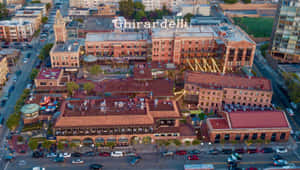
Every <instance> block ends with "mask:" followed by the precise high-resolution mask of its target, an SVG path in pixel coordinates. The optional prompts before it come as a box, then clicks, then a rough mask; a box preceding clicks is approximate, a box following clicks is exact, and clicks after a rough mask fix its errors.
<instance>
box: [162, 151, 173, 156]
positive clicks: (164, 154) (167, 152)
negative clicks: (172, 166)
mask: <svg viewBox="0 0 300 170" xmlns="http://www.w3.org/2000/svg"><path fill="white" fill-rule="evenodd" d="M173 155H174V152H172V151H166V152H163V153H162V156H173Z"/></svg>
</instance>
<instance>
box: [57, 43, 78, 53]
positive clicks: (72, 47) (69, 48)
mask: <svg viewBox="0 0 300 170" xmlns="http://www.w3.org/2000/svg"><path fill="white" fill-rule="evenodd" d="M79 48H80V42H79V41H77V40H68V41H66V42H65V43H60V44H55V45H54V47H53V51H52V52H77V51H79Z"/></svg>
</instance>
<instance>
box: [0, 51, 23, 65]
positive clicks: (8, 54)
mask: <svg viewBox="0 0 300 170" xmlns="http://www.w3.org/2000/svg"><path fill="white" fill-rule="evenodd" d="M20 54H21V51H20V50H18V49H14V48H3V49H1V50H0V57H5V58H6V60H7V67H9V69H10V68H11V67H13V66H16V61H17V60H18V59H19V56H20Z"/></svg>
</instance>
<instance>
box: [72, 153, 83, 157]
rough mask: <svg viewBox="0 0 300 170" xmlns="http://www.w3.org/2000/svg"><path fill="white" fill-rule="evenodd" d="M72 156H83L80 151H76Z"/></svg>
mask: <svg viewBox="0 0 300 170" xmlns="http://www.w3.org/2000/svg"><path fill="white" fill-rule="evenodd" d="M71 156H72V157H81V153H79V152H74V153H72V154H71Z"/></svg>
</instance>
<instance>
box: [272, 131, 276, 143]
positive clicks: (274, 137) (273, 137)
mask: <svg viewBox="0 0 300 170" xmlns="http://www.w3.org/2000/svg"><path fill="white" fill-rule="evenodd" d="M276 136H277V134H276V133H272V137H271V141H273V142H274V141H276Z"/></svg>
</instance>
